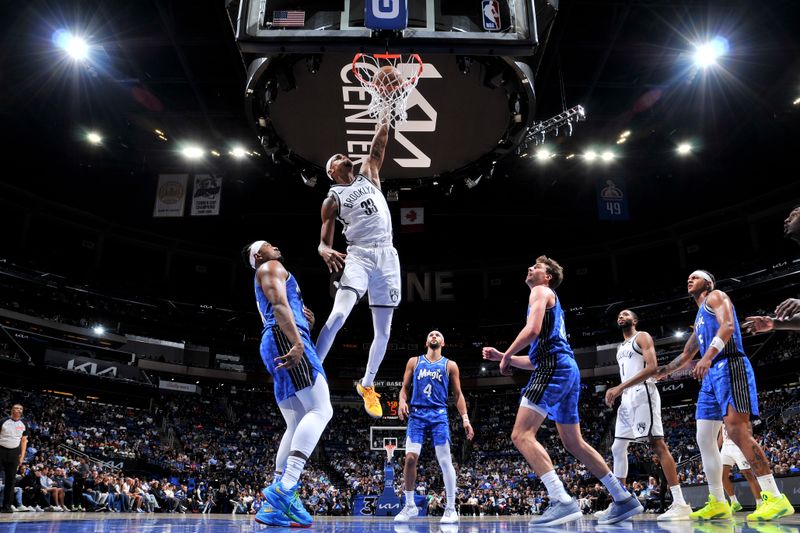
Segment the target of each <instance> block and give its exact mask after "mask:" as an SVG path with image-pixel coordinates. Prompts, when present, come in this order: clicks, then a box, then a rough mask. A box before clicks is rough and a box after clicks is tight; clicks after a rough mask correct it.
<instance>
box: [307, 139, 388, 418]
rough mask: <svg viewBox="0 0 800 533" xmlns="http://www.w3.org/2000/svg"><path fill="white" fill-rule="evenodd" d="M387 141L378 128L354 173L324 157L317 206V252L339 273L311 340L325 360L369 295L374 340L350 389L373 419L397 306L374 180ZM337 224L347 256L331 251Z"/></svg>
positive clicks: (383, 209)
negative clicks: (325, 184)
mask: <svg viewBox="0 0 800 533" xmlns="http://www.w3.org/2000/svg"><path fill="white" fill-rule="evenodd" d="M388 139H389V128H388V126H386V125H381V126H379V127H378V129H377V131H376V132H375V136H374V137H373V139H372V146H371V148H370V152H369V155H368V156H367V157H366V158H365V159H364V161H363V162H362V163H361V168H360V169H359V170H360V171H359V173H358V174H354V172H353V166H354V165H353V162H352V161H351V160H350V158H349V157H347V156H346V155H344V154H334V155H333V156H332V157H331V158H330V159H328V162H327V163H326V165H325V168H326V170H327V172H328V176H329V177H330V179H331V180H332V181H333V182H334V185H332V186H331V190H330V192H329V193H328V197H327V198H326V199H325V201H324V202H323V203H322V230H321V232H320V243H319V248H318V251H319V255H320V256H322V259H323V260H324V261H325V264H326V265H327V266H328V270H329V271H330V272H338V271H339V270H341V269H344V272H343V273H342V277H341V279H340V280H339V290H338V291H337V292H336V298H335V299H334V302H333V309H332V310H331V314H330V316H329V317H328V320H327V321H326V322H325V326H323V328H322V330H321V331H320V334H319V337H318V338H317V354H318V355H319V358H320V360H323V361H324V360H325V357H326V356H327V355H328V351H329V350H330V348H331V346H332V345H333V341H334V339H335V338H336V334H337V333H338V331H339V329H341V327H342V325H344V322H345V320H347V317H348V316H349V315H350V312H351V311H352V310H353V307H354V306H355V304H356V302H358V300H360V299H361V298H362V297H363V296H364V294H366V293H369V306H370V308H371V309H372V325H373V328H374V336H373V339H372V345H371V346H370V349H369V360H368V361H367V368H366V372H365V374H364V377H363V378H362V380H361V382H360V383H358V384H357V385H356V390H357V391H358V394H360V395H361V396H362V397H363V398H364V408H365V409H366V411H367V413H368V414H369V415H370V416H372V417H373V418H380V417H381V416H383V409H382V408H381V404H380V399H379V398H380V395H379V394H378V393H377V392H375V389H374V387H373V382H374V379H375V375H376V374H377V373H378V368H379V367H380V364H381V361H383V356H384V354H385V353H386V346H387V344H388V343H389V334H390V331H391V326H392V314H393V313H394V309H395V308H396V307H397V306H398V305H399V304H400V259H399V258H398V256H397V250H395V248H394V246H393V245H392V219H391V214H390V213H389V205H388V204H387V203H386V199H385V198H384V197H383V193H382V192H381V180H380V176H379V171H380V168H381V166H382V165H383V156H384V153H385V151H386V143H387V141H388ZM337 220H338V221H339V222H341V223H342V225H343V226H344V230H343V232H344V236H345V239H346V240H347V254H343V253H341V252H338V251H336V250H334V249H333V230H334V228H335V227H336V221H337Z"/></svg>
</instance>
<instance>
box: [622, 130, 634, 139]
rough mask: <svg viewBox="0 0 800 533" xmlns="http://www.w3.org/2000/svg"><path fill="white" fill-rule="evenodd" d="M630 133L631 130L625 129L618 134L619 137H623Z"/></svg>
mask: <svg viewBox="0 0 800 533" xmlns="http://www.w3.org/2000/svg"><path fill="white" fill-rule="evenodd" d="M630 134H631V130H625V131H623V132H622V133H620V134H619V138H620V139H624V138H626V137H627V136H628V135H630Z"/></svg>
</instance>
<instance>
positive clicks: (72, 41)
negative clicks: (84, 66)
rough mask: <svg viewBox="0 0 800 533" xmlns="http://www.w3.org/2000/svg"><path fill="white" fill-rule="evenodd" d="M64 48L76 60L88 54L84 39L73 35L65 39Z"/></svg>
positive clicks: (87, 46)
mask: <svg viewBox="0 0 800 533" xmlns="http://www.w3.org/2000/svg"><path fill="white" fill-rule="evenodd" d="M64 50H66V52H67V53H68V54H69V55H70V57H72V59H75V60H76V61H81V60H83V59H86V58H87V56H88V55H89V45H87V44H86V41H84V40H83V39H81V38H80V37H75V36H74V35H73V36H71V37H70V38H69V39H67V42H66V43H65V44H64Z"/></svg>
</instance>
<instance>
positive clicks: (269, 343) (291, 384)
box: [261, 325, 327, 403]
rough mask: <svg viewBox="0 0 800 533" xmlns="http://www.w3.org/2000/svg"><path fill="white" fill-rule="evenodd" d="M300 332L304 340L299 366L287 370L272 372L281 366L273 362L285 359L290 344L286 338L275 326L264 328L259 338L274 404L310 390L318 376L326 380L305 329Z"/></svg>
mask: <svg viewBox="0 0 800 533" xmlns="http://www.w3.org/2000/svg"><path fill="white" fill-rule="evenodd" d="M299 331H300V337H301V338H302V339H303V347H304V350H303V352H304V353H303V358H302V359H301V361H300V364H299V365H297V366H296V367H294V368H292V369H290V370H286V369H285V368H281V369H276V368H275V367H276V366H277V365H278V364H280V362H278V363H276V362H275V358H276V357H280V356H281V355H286V353H287V352H288V351H289V349H290V348H291V347H292V343H291V342H289V339H287V338H286V335H284V333H283V331H281V328H279V327H278V326H277V325H274V326H271V327H268V328H266V329H265V330H264V332H263V333H262V334H261V360H262V361H264V366H265V367H266V369H267V372H269V373H270V375H271V376H272V380H273V382H274V387H273V388H274V390H275V400H276V402H277V403H281V402H282V401H283V400H285V399H286V398H290V397H292V396H295V393H296V392H297V391H299V390H302V389H305V388H306V387H310V386H312V385H313V384H314V382H315V381H316V379H317V376H318V375H322V377H323V378H325V379H326V380H327V377H326V376H325V371H324V370H323V369H322V363H320V362H319V357H317V350H316V348H315V347H314V343H313V342H311V338H310V336H309V334H308V332H307V331H305V330H304V329H299Z"/></svg>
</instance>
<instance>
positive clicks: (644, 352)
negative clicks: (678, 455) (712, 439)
mask: <svg viewBox="0 0 800 533" xmlns="http://www.w3.org/2000/svg"><path fill="white" fill-rule="evenodd" d="M638 322H639V317H638V316H636V313H634V312H633V311H631V310H630V309H625V310H623V311H621V312H620V313H619V315H618V316H617V326H619V328H620V329H621V330H622V336H623V338H624V341H623V342H622V344H620V345H619V347H618V348H617V363H618V364H619V376H620V380H621V381H622V383H620V384H619V385H617V386H616V387H611V388H610V389H608V390H607V391H606V404H608V406H609V407H612V406H613V405H614V400H615V399H616V398H617V397H618V396H622V399H621V401H620V406H619V409H618V410H617V425H616V429H615V432H614V444H612V445H611V453H612V454H613V456H614V475H615V476H617V477H618V478H619V479H620V481H621V482H622V484H623V485H624V484H625V478H626V477H627V476H628V445H629V444H630V443H631V442H649V443H650V447H651V448H652V449H653V451H654V452H655V453H656V455H658V459H659V461H660V462H661V468H662V469H663V470H664V475H665V476H666V478H667V483H669V490H670V492H672V505H671V506H670V508H669V510H667V512H666V513H664V514H662V515H660V516H659V517H658V520H660V521H671V520H689V514H691V512H692V508H691V506H690V505H689V504H687V503H686V500H684V498H683V492H682V491H681V484H680V481H679V480H678V472H677V470H676V467H675V459H673V458H672V454H671V453H670V452H669V448H668V447H667V443H666V442H664V428H663V426H662V424H661V396H660V395H659V394H658V389H657V388H656V384H655V379H653V378H649V379H647V380H646V381H645V382H644V383H641V377H642V376H644V375H646V374H650V373H652V370H653V369H654V368H656V362H657V360H656V351H655V346H654V345H653V338H652V337H651V336H650V334H649V333H647V332H646V331H637V330H636V325H637V324H638ZM604 512H605V511H601V512H600V513H598V514H599V515H600V517H602V513H604Z"/></svg>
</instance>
